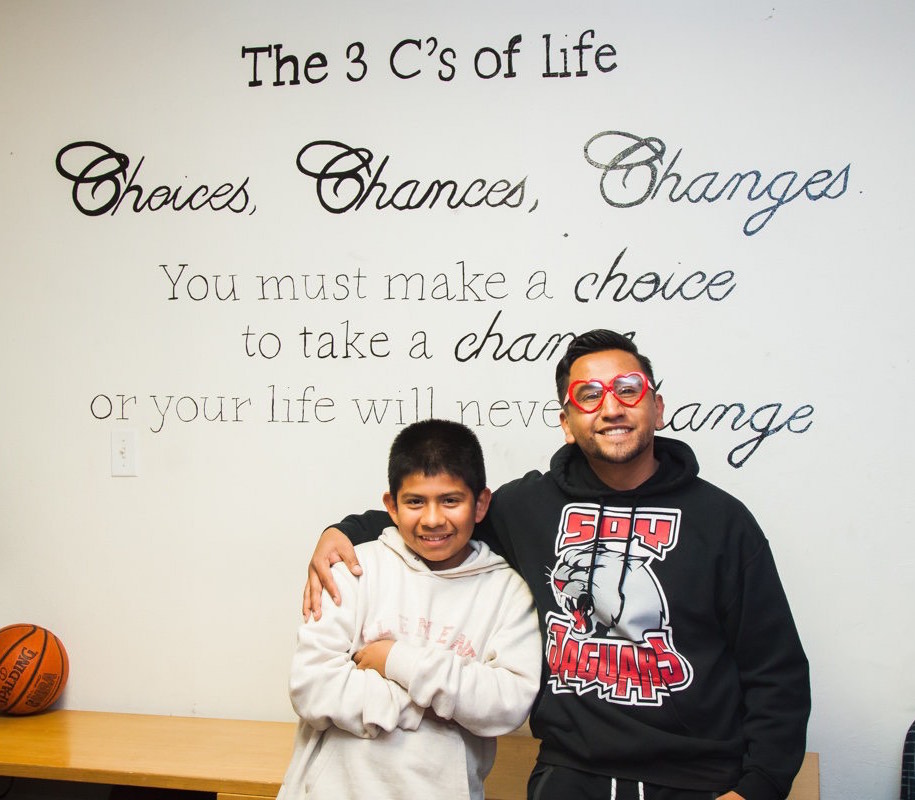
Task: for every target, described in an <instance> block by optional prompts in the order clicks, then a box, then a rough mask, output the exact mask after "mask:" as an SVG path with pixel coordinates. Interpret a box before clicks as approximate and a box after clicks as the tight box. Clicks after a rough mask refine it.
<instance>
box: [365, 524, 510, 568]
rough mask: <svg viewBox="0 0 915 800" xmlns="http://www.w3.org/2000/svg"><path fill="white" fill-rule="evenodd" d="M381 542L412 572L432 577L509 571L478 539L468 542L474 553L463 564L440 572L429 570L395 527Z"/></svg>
mask: <svg viewBox="0 0 915 800" xmlns="http://www.w3.org/2000/svg"><path fill="white" fill-rule="evenodd" d="M379 541H380V542H381V543H382V544H384V545H385V546H386V547H388V548H389V549H390V550H392V551H393V552H394V553H396V554H397V555H398V556H400V558H401V559H402V560H403V562H404V564H406V565H407V567H409V568H410V569H411V570H413V571H414V572H425V573H428V574H429V576H430V577H436V578H463V577H465V576H467V575H479V574H480V573H483V572H492V571H493V570H497V569H508V562H507V561H506V560H505V559H504V558H502V556H497V555H496V554H495V553H494V552H493V551H492V550H491V549H490V548H489V545H487V544H485V543H484V542H480V541H478V540H476V539H471V540H470V541H469V542H468V544H469V545H470V547H471V548H472V550H473V552H472V553H471V554H470V555H469V556H467V559H466V560H465V561H464V562H463V563H462V564H458V565H457V566H456V567H452V568H451V569H438V570H433V569H429V565H428V564H426V562H425V561H423V560H422V559H421V558H420V557H419V556H418V555H416V553H414V552H413V551H412V550H411V549H410V548H409V547H407V545H406V544H405V543H404V540H403V537H402V536H401V535H400V531H398V530H397V528H396V527H394V526H393V525H392V526H391V527H389V528H385V529H384V531H383V532H382V534H381V536H380V537H379Z"/></svg>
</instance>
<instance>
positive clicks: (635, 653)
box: [546, 503, 693, 705]
mask: <svg viewBox="0 0 915 800" xmlns="http://www.w3.org/2000/svg"><path fill="white" fill-rule="evenodd" d="M679 531H680V512H679V510H677V509H669V508H636V509H631V508H611V507H601V506H599V505H597V504H593V503H582V504H572V505H568V506H566V508H565V509H564V510H563V514H562V519H561V521H560V527H559V532H558V535H557V537H556V556H557V561H556V564H555V565H554V567H553V569H552V570H551V572H550V585H551V587H552V589H553V594H554V596H555V598H556V602H557V604H558V605H559V607H560V609H562V612H563V613H561V614H557V613H550V614H547V641H546V657H547V662H548V664H549V668H550V678H549V682H550V684H551V685H552V687H553V690H554V691H557V692H570V691H575V692H577V693H579V694H583V693H585V692H589V691H596V692H597V694H598V696H600V697H602V698H603V699H605V700H607V701H609V702H615V703H624V704H629V705H634V704H644V705H659V704H660V703H661V702H662V700H663V698H664V697H665V696H667V695H668V694H670V693H671V692H672V691H676V690H681V689H684V688H686V687H687V686H688V685H689V684H690V682H691V681H692V674H693V670H692V667H691V666H690V664H689V662H688V661H687V660H686V659H685V658H684V657H683V656H681V655H680V654H679V653H677V651H676V649H675V648H674V646H673V632H672V631H671V629H670V626H669V624H668V613H667V599H666V597H665V596H664V590H663V589H662V588H661V585H660V583H659V582H658V579H657V577H656V576H655V574H654V572H653V571H652V569H651V567H650V564H651V562H652V561H654V560H655V559H658V560H663V559H664V557H665V555H666V554H667V552H668V551H670V550H672V549H673V548H674V547H676V545H677V537H678V535H679Z"/></svg>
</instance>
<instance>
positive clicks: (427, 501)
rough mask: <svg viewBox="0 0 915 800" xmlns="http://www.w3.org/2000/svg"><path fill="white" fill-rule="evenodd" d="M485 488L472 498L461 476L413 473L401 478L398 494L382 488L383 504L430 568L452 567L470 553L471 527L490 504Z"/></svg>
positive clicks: (488, 492)
mask: <svg viewBox="0 0 915 800" xmlns="http://www.w3.org/2000/svg"><path fill="white" fill-rule="evenodd" d="M490 496H491V493H490V491H489V489H484V490H483V491H482V492H481V493H480V496H479V497H478V498H477V499H476V500H474V497H473V492H472V491H471V490H470V487H469V486H468V485H467V484H466V483H465V482H464V481H463V480H461V479H460V478H456V477H454V476H453V475H448V474H446V473H442V474H440V475H431V476H430V475H423V474H421V473H413V474H411V475H408V476H407V477H406V478H404V481H403V483H402V484H401V487H400V489H399V491H398V492H397V497H396V498H394V497H392V496H391V493H390V492H385V495H384V505H385V508H387V510H388V514H390V515H391V519H392V520H394V524H395V525H397V529H398V530H399V531H400V535H401V536H402V537H403V540H404V542H405V543H406V545H407V547H409V548H410V549H411V550H412V551H413V552H414V553H416V555H418V556H419V557H420V558H421V559H422V560H423V561H425V562H426V564H428V566H429V568H430V569H433V570H440V569H451V568H452V567H456V566H458V565H459V564H461V563H462V562H463V561H464V560H465V559H466V558H467V556H468V555H470V550H471V548H470V545H469V544H468V543H469V541H470V537H471V536H472V535H473V528H474V526H475V525H476V523H478V522H479V521H480V520H482V519H483V517H485V516H486V511H487V509H488V508H489V499H490Z"/></svg>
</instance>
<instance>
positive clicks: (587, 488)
mask: <svg viewBox="0 0 915 800" xmlns="http://www.w3.org/2000/svg"><path fill="white" fill-rule="evenodd" d="M654 454H655V458H657V459H658V462H659V467H658V470H657V472H655V474H654V475H652V476H651V477H650V478H649V479H648V480H647V481H645V482H644V483H643V484H641V486H637V487H636V488H635V489H629V490H626V491H617V490H616V489H611V488H610V487H609V486H607V484H605V483H604V482H603V481H602V480H601V479H600V478H599V477H597V474H596V473H595V472H594V470H593V469H591V465H590V464H588V461H587V459H586V458H585V456H584V453H582V452H581V449H580V448H579V447H578V445H577V444H567V445H565V446H564V447H561V448H560V449H559V450H557V451H556V452H555V453H554V454H553V457H552V459H550V475H551V476H552V478H553V480H555V481H556V483H557V484H558V485H559V487H560V488H561V489H562V490H563V491H565V492H567V493H568V494H570V495H572V496H573V497H578V498H581V499H588V500H595V501H601V500H603V501H606V500H607V499H608V498H609V497H631V498H638V499H639V500H643V499H644V498H647V497H651V496H652V495H656V494H665V493H667V492H670V491H672V490H673V489H678V488H680V487H681V486H683V485H684V484H687V483H689V482H690V481H692V480H693V479H694V478H695V477H696V476H697V475H698V474H699V462H698V461H696V456H695V455H694V453H693V451H692V450H691V449H690V447H689V445H687V444H685V443H683V442H681V441H678V440H677V439H668V438H666V437H664V436H655V437H654Z"/></svg>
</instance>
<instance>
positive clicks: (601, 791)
mask: <svg viewBox="0 0 915 800" xmlns="http://www.w3.org/2000/svg"><path fill="white" fill-rule="evenodd" d="M720 794H721V793H720V792H709V791H697V790H694V789H672V788H670V787H669V786H658V785H656V784H653V783H643V782H641V781H630V780H627V779H626V778H608V777H606V776H605V775H595V774H594V773H593V772H581V771H579V770H577V769H569V768H568V767H557V766H554V765H552V764H537V766H536V767H534V771H533V772H532V773H531V777H530V779H529V780H528V782H527V800H714V798H716V797H718V796H719V795H720Z"/></svg>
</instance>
